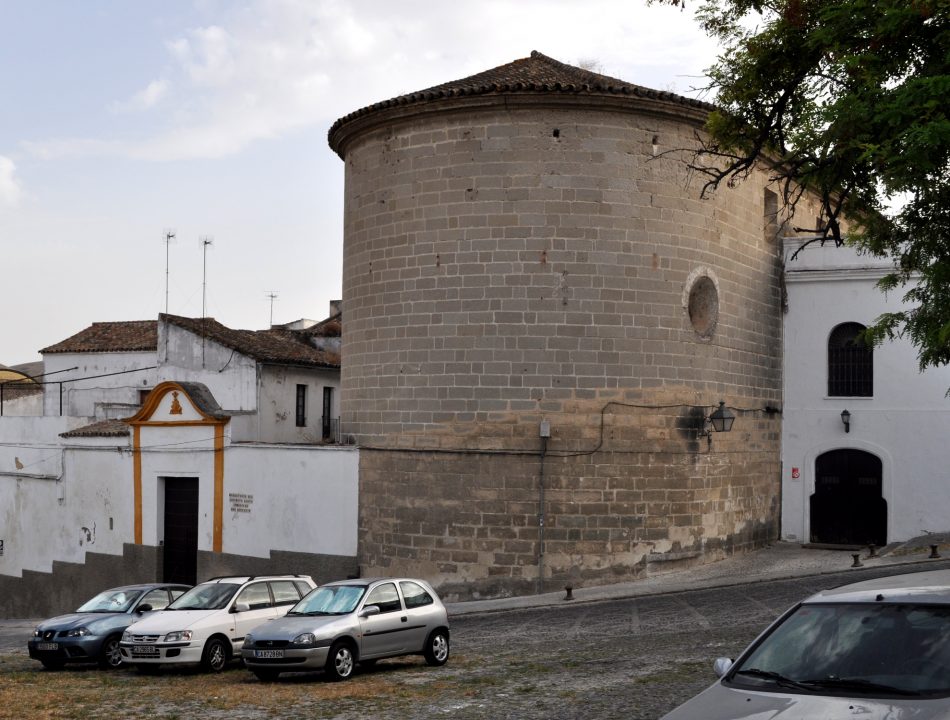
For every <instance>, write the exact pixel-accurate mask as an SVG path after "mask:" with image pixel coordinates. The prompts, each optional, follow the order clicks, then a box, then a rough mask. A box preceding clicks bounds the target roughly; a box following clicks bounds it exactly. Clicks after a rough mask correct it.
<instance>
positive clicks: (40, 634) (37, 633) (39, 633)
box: [33, 628, 43, 637]
mask: <svg viewBox="0 0 950 720" xmlns="http://www.w3.org/2000/svg"><path fill="white" fill-rule="evenodd" d="M33 637H43V631H42V630H40V629H39V628H36V630H34V631H33Z"/></svg>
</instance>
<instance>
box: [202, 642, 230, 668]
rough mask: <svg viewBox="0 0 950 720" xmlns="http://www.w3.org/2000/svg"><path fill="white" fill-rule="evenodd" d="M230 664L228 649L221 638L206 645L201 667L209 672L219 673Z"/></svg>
mask: <svg viewBox="0 0 950 720" xmlns="http://www.w3.org/2000/svg"><path fill="white" fill-rule="evenodd" d="M227 664H228V648H227V647H226V646H225V644H224V641H223V640H222V639H221V638H211V639H210V640H209V641H208V642H207V643H205V650H204V652H203V653H202V654H201V667H202V668H203V669H204V670H207V671H208V672H214V673H219V672H221V671H222V670H224V667H225V665H227Z"/></svg>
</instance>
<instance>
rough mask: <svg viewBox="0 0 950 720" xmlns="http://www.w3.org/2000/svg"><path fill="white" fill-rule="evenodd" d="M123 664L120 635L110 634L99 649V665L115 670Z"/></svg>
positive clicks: (104, 668)
mask: <svg viewBox="0 0 950 720" xmlns="http://www.w3.org/2000/svg"><path fill="white" fill-rule="evenodd" d="M121 664H122V650H120V649H119V636H118V635H110V636H109V637H107V638H106V639H105V642H103V643H102V648H101V649H100V650H99V667H101V668H102V669H103V670H114V669H115V668H117V667H119V666H120V665H121Z"/></svg>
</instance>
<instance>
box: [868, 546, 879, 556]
mask: <svg viewBox="0 0 950 720" xmlns="http://www.w3.org/2000/svg"><path fill="white" fill-rule="evenodd" d="M868 557H869V558H876V557H877V545H875V544H874V543H871V544H870V545H868Z"/></svg>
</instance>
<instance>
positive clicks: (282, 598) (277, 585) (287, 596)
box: [270, 580, 300, 605]
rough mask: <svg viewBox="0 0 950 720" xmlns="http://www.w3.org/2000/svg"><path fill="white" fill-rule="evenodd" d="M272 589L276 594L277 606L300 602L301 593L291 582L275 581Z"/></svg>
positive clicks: (275, 601)
mask: <svg viewBox="0 0 950 720" xmlns="http://www.w3.org/2000/svg"><path fill="white" fill-rule="evenodd" d="M270 589H271V592H272V593H274V604H275V605H293V604H295V603H296V602H297V601H298V600H300V591H299V590H298V589H297V586H296V585H295V584H294V583H292V582H291V581H290V580H276V581H273V582H271V584H270Z"/></svg>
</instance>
